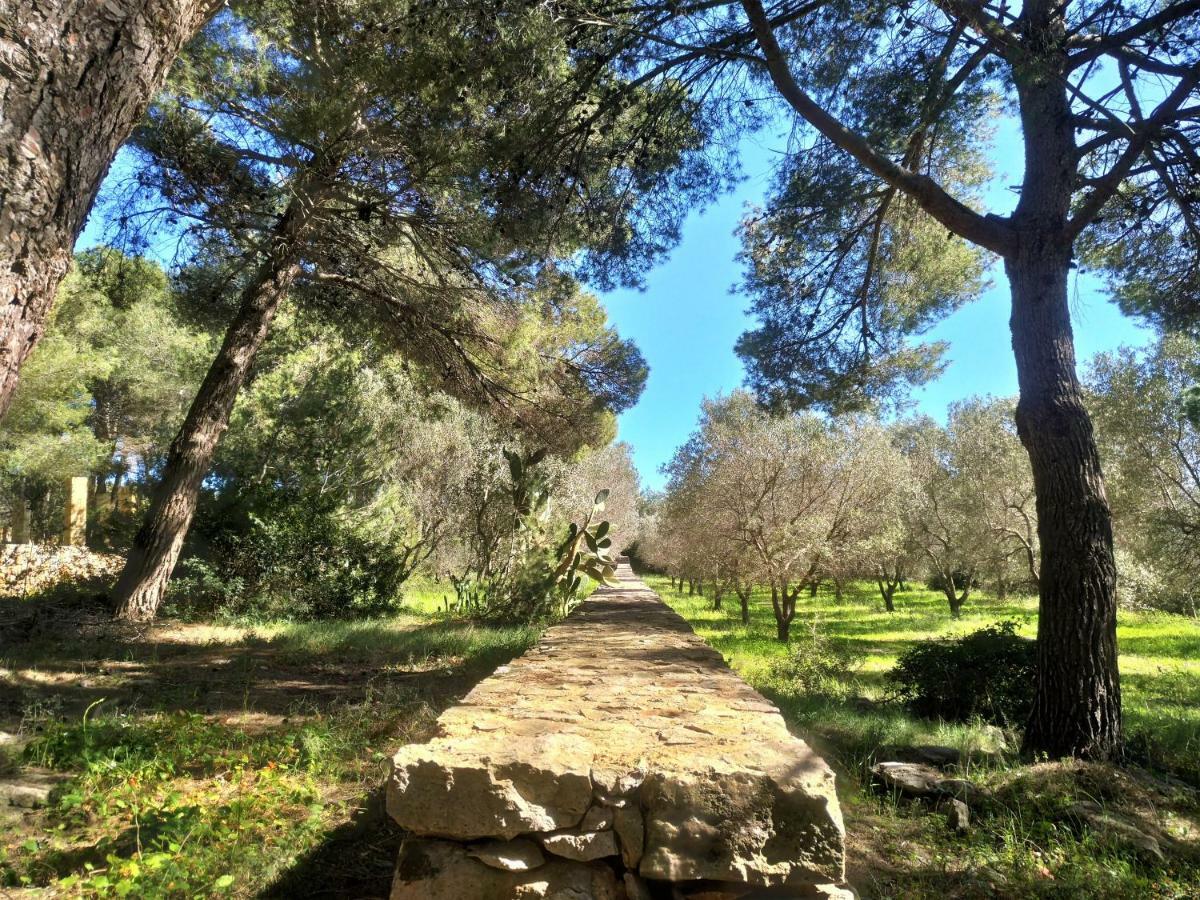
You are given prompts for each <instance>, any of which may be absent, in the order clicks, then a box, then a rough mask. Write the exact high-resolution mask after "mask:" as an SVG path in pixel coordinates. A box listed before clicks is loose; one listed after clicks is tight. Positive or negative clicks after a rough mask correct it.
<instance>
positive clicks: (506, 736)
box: [387, 565, 844, 896]
mask: <svg viewBox="0 0 1200 900" xmlns="http://www.w3.org/2000/svg"><path fill="white" fill-rule="evenodd" d="M619 577H620V578H621V585H620V587H615V588H602V589H601V590H599V591H597V592H596V593H595V594H593V595H592V597H591V598H589V599H588V600H587V601H585V602H584V603H583V604H581V605H580V607H579V609H577V610H576V612H575V613H574V614H573V615H571V616H570V617H569V618H568V619H567V620H566V621H564V622H562V623H561V624H558V625H555V626H553V627H552V628H550V629H548V630H547V631H546V633H545V635H544V636H543V637H542V639H541V641H539V642H538V644H537V646H536V647H534V648H533V649H531V650H530V651H529V652H528V653H526V654H525V655H524V656H522V657H520V658H519V659H517V660H514V661H513V662H512V663H511V664H510V665H507V666H501V667H500V668H499V669H497V670H496V672H495V673H494V674H493V675H492V676H491V677H490V678H488V679H486V680H485V681H483V682H481V683H480V684H478V685H477V686H476V687H475V688H474V690H472V691H471V692H470V693H469V694H468V695H467V696H466V697H465V698H464V699H463V701H462V703H461V704H460V705H458V706H456V707H453V708H451V709H449V710H447V711H446V712H445V713H444V714H443V715H442V716H441V718H440V719H439V720H438V725H439V736H438V737H437V738H436V739H434V740H432V741H430V742H429V743H426V744H420V745H414V746H408V747H405V748H403V749H402V750H401V751H400V752H399V753H397V754H396V756H395V758H394V760H393V767H392V776H391V779H390V782H389V785H388V802H387V805H388V812H389V813H390V814H391V816H392V817H393V818H394V819H395V820H396V821H397V822H398V823H399V824H400V825H401V826H403V827H404V828H405V829H407V830H408V831H409V832H411V833H413V834H414V835H418V836H423V837H426V838H439V839H443V840H453V841H459V842H471V841H478V840H481V839H502V840H509V839H512V838H516V837H518V836H537V837H540V838H541V841H542V844H543V846H544V848H545V849H546V850H547V851H548V853H547V858H548V859H549V858H551V857H552V856H553V855H554V854H556V853H557V854H560V855H573V859H572V861H574V860H580V859H591V858H595V857H594V856H592V855H591V854H592V853H593V852H596V853H598V852H599V851H600V850H603V851H604V854H603V855H604V857H605V858H604V859H603V860H602V861H601V862H597V863H592V864H591V865H592V866H593V867H604V868H607V869H609V871H611V867H612V866H614V865H615V866H617V867H618V868H620V867H622V866H623V867H624V868H625V869H628V870H636V874H637V875H639V876H640V877H642V878H646V879H653V880H659V881H671V882H683V881H699V880H711V881H715V882H721V883H726V884H731V885H734V884H741V885H758V886H771V885H787V886H795V887H802V886H811V885H818V884H836V883H840V882H841V881H842V880H843V865H844V859H843V857H844V835H843V827H842V817H841V810H840V808H839V806H838V801H837V795H836V793H835V790H834V776H833V772H832V771H831V770H830V768H829V766H828V765H826V764H825V762H824V760H822V759H821V758H820V757H819V756H817V755H816V754H815V753H813V752H812V750H811V749H810V748H809V747H808V745H807V744H805V743H804V742H803V741H801V740H799V739H798V738H796V737H795V736H793V735H792V734H790V733H789V732H788V729H787V726H786V724H785V723H784V721H783V718H782V716H780V714H779V711H778V710H777V709H776V708H775V707H774V706H773V705H772V704H770V703H769V702H767V701H766V700H765V699H764V698H763V697H762V696H761V695H760V694H758V693H757V692H756V691H754V690H753V689H752V688H751V687H750V686H749V685H747V684H746V683H745V682H744V681H742V679H741V678H739V677H738V676H737V675H736V674H735V673H734V672H733V671H732V670H730V669H729V667H728V666H727V665H726V664H725V661H724V660H723V659H722V657H721V655H720V654H719V653H717V652H716V651H715V650H713V649H712V648H711V647H709V646H708V645H707V644H705V643H704V642H703V641H701V640H700V639H699V638H698V637H697V636H696V635H695V633H694V632H693V631H692V629H691V628H690V627H689V626H688V624H687V623H686V622H685V621H684V620H683V619H682V618H681V617H680V616H679V615H677V614H676V613H675V612H674V611H672V610H671V609H670V608H669V607H667V606H666V605H665V604H664V603H663V602H662V601H661V600H660V599H659V597H658V596H657V595H656V594H654V593H653V592H652V591H650V590H649V589H648V588H646V587H645V585H643V584H642V583H641V582H639V581H637V580H636V579H635V578H634V577H633V575H632V573H631V572H630V570H629V568H628V566H627V565H623V566H622V567H621V570H620V572H619ZM597 808H601V809H609V810H611V811H612V814H611V815H608V814H607V813H604V812H596V809H597ZM585 820H586V821H585ZM551 832H559V833H560V834H561V835H564V837H558V836H554V837H548V836H547V835H549V834H550V833H551ZM587 835H593V837H590V838H589V837H586V836H587ZM596 835H599V836H600V837H595V836H596ZM614 838H615V840H614ZM582 843H587V844H588V845H589V849H588V850H586V851H581V850H580V848H579V846H577V845H581V844H582ZM592 845H595V846H594V847H593V846H592ZM556 847H557V849H556ZM438 852H439V853H443V854H445V853H450V851H449V850H439V851H438ZM618 852H619V853H620V856H619V857H615V856H614V854H616V853H618ZM467 859H468V860H469V861H470V862H472V863H476V860H474V859H471V858H470V857H467ZM478 865H482V864H481V863H478ZM547 865H550V863H548V864H547ZM460 870H462V864H459V863H455V871H460ZM541 871H542V870H541V869H540V868H539V869H535V870H533V873H534V874H536V873H538V872H541ZM398 878H399V876H398ZM398 883H399V881H398ZM404 896H409V895H404ZM412 896H416V895H415V894H414V895H412ZM430 896H434V895H430ZM437 896H441V895H437Z"/></svg>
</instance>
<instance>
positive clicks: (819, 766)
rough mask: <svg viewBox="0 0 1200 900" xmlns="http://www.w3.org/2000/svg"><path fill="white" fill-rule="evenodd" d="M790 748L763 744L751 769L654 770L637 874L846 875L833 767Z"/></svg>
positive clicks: (771, 880) (803, 878) (778, 880)
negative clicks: (757, 762) (755, 767)
mask: <svg viewBox="0 0 1200 900" xmlns="http://www.w3.org/2000/svg"><path fill="white" fill-rule="evenodd" d="M789 749H790V750H792V751H793V753H794V748H789V747H787V746H786V745H782V746H780V745H771V744H764V745H762V747H761V757H760V758H761V766H762V768H761V769H759V770H755V771H745V770H734V771H719V770H714V769H710V770H709V771H707V772H698V773H695V774H691V773H688V774H681V773H664V774H662V775H657V774H654V773H652V774H651V775H650V777H649V778H647V780H646V785H645V786H644V787H643V789H642V805H643V807H644V808H645V810H646V814H645V815H646V839H645V855H644V856H643V857H642V859H641V863H640V864H639V866H638V872H639V873H640V874H641V875H642V876H644V877H646V878H654V879H659V880H663V881H691V880H695V879H714V880H718V881H742V882H746V883H748V884H759V885H766V884H787V885H791V884H811V883H815V882H821V881H840V880H841V866H842V854H843V831H842V824H841V817H840V810H839V808H838V805H837V799H836V797H835V796H834V795H833V791H832V784H826V782H825V774H826V773H827V771H828V770H827V769H826V768H825V764H824V763H823V762H822V761H821V760H820V759H819V758H817V757H815V756H813V755H812V754H811V753H809V754H807V757H805V756H801V757H798V758H797V757H795V756H789V755H787V751H788V750H789ZM831 875H835V876H836V877H830V876H831Z"/></svg>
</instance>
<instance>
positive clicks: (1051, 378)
mask: <svg viewBox="0 0 1200 900" xmlns="http://www.w3.org/2000/svg"><path fill="white" fill-rule="evenodd" d="M1040 6H1041V4H1039V7H1040ZM1044 21H1046V22H1048V23H1049V25H1048V27H1052V26H1053V23H1055V22H1057V21H1058V20H1057V19H1056V18H1050V17H1048V18H1046V19H1045V20H1044ZM1066 74H1067V73H1066V72H1065V71H1055V70H1054V68H1053V67H1052V66H1050V65H1048V64H1047V63H1046V61H1045V60H1043V61H1042V65H1041V66H1040V67H1033V68H1031V69H1030V70H1029V71H1027V72H1024V73H1020V74H1018V77H1017V89H1018V99H1019V102H1020V110H1021V122H1022V127H1023V129H1024V132H1025V143H1026V148H1027V149H1026V163H1025V179H1024V184H1023V185H1022V189H1021V200H1020V202H1019V203H1018V205H1017V209H1016V211H1015V213H1014V215H1013V224H1014V226H1015V231H1016V247H1015V248H1014V250H1013V252H1011V253H1009V254H1007V255H1006V257H1005V270H1006V272H1007V273H1008V279H1009V284H1010V288H1011V293H1012V319H1011V323H1010V325H1011V330H1012V345H1013V352H1014V353H1015V355H1016V362H1017V381H1018V384H1019V386H1020V397H1019V399H1018V402H1017V432H1018V434H1019V435H1020V438H1021V443H1022V444H1024V445H1025V449H1026V451H1027V452H1028V453H1029V461H1030V466H1031V468H1032V470H1033V482H1034V489H1035V493H1036V500H1037V513H1038V538H1039V540H1040V542H1041V549H1042V565H1041V572H1040V585H1039V587H1040V595H1041V603H1040V606H1039V614H1038V682H1037V689H1036V692H1035V696H1034V708H1033V713H1032V715H1031V717H1030V721H1029V727H1028V728H1027V729H1026V733H1025V744H1026V747H1027V748H1028V749H1030V750H1036V751H1040V752H1044V753H1048V754H1050V755H1051V756H1080V757H1090V758H1107V757H1110V756H1113V755H1114V754H1116V753H1117V752H1119V750H1120V744H1121V689H1120V682H1119V677H1118V672H1117V615H1116V565H1115V563H1114V560H1113V536H1112V516H1111V513H1110V511H1109V506H1108V500H1107V498H1106V496H1105V492H1104V479H1103V476H1102V475H1101V472H1100V455H1099V452H1098V451H1097V448H1096V440H1095V436H1094V434H1093V432H1092V422H1091V419H1090V418H1089V417H1088V413H1087V410H1086V409H1085V408H1084V404H1083V392H1082V391H1081V390H1080V386H1079V379H1078V377H1077V375H1076V371H1075V343H1074V335H1073V334H1072V330H1071V310H1070V306H1069V302H1068V278H1069V275H1070V269H1071V258H1072V255H1073V240H1072V238H1071V235H1070V232H1069V229H1068V217H1069V215H1070V211H1071V197H1072V194H1073V191H1074V187H1075V185H1074V179H1075V172H1076V159H1075V155H1076V148H1075V130H1074V121H1073V116H1072V112H1071V104H1070V101H1069V98H1068V96H1067V89H1066V84H1067V77H1066Z"/></svg>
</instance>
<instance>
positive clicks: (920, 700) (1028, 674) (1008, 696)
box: [886, 621, 1037, 727]
mask: <svg viewBox="0 0 1200 900" xmlns="http://www.w3.org/2000/svg"><path fill="white" fill-rule="evenodd" d="M1017 625H1018V623H1017V622H1014V621H1005V622H997V623H996V624H994V625H989V626H987V627H986V628H981V629H979V630H978V631H974V632H972V633H970V634H967V635H964V636H962V637H955V638H942V639H939V640H927V641H922V642H921V643H919V644H917V645H916V646H915V647H912V648H910V649H908V650H907V651H905V652H904V653H903V654H902V655H901V656H900V658H899V660H898V661H897V662H896V666H895V668H893V669H892V670H891V671H890V672H888V673H887V676H886V677H887V680H888V682H889V683H890V684H891V685H892V687H893V689H894V692H895V695H896V696H897V697H898V698H899V699H900V700H901V701H903V702H904V704H905V705H906V706H907V707H908V708H909V709H910V710H911V711H912V712H914V713H916V714H917V715H919V716H924V717H925V718H930V719H935V718H940V719H946V720H948V721H953V722H966V721H969V720H971V719H975V718H979V719H983V720H984V721H987V722H991V723H992V724H995V725H1000V726H1003V727H1011V726H1021V725H1024V723H1025V720H1026V719H1027V718H1028V716H1029V712H1030V707H1031V704H1032V701H1033V685H1034V683H1035V680H1036V671H1037V669H1036V666H1037V659H1036V645H1035V643H1034V641H1032V640H1029V639H1028V638H1023V637H1020V636H1019V635H1018V634H1017Z"/></svg>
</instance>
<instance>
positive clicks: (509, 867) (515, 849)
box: [467, 838, 546, 872]
mask: <svg viewBox="0 0 1200 900" xmlns="http://www.w3.org/2000/svg"><path fill="white" fill-rule="evenodd" d="M467 855H468V856H470V857H471V858H472V859H477V860H479V861H480V862H481V863H483V864H484V865H485V866H491V867H492V868H493V869H504V870H505V871H506V872H528V871H529V870H530V869H536V868H537V867H538V866H540V865H542V864H543V863H544V862H545V861H546V855H545V854H544V853H542V848H541V847H539V846H538V845H537V844H535V843H534V842H533V841H531V840H529V839H528V838H513V839H512V840H511V841H487V842H485V843H483V844H474V845H472V846H471V847H469V848H468V849H467Z"/></svg>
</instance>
